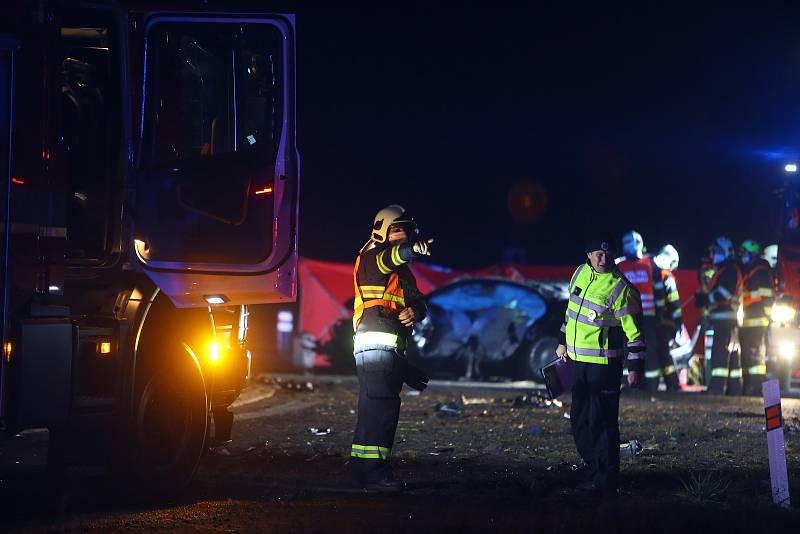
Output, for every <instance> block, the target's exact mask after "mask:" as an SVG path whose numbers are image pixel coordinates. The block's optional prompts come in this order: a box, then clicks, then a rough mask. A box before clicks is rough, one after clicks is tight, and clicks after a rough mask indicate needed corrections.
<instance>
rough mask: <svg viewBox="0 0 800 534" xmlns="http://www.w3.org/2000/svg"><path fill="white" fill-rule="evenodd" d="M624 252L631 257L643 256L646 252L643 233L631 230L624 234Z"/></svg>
mask: <svg viewBox="0 0 800 534" xmlns="http://www.w3.org/2000/svg"><path fill="white" fill-rule="evenodd" d="M622 252H623V253H624V254H625V256H627V257H629V258H633V257H636V258H641V257H642V255H643V254H644V239H642V234H640V233H639V232H637V231H636V230H631V231H630V232H628V233H626V234H625V235H623V236H622Z"/></svg>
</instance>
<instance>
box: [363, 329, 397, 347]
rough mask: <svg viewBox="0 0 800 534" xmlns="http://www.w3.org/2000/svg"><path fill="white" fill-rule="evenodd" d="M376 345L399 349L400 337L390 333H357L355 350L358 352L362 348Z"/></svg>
mask: <svg viewBox="0 0 800 534" xmlns="http://www.w3.org/2000/svg"><path fill="white" fill-rule="evenodd" d="M376 345H384V346H386V347H394V348H399V347H400V337H399V336H397V335H395V334H390V333H388V332H356V335H355V337H354V338H353V349H354V350H356V351H357V350H358V349H359V348H361V347H367V346H370V347H374V346H376Z"/></svg>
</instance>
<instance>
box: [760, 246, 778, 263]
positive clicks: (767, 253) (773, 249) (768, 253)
mask: <svg viewBox="0 0 800 534" xmlns="http://www.w3.org/2000/svg"><path fill="white" fill-rule="evenodd" d="M761 257H762V258H764V259H765V260H767V263H769V266H770V267H772V268H773V269H774V268H775V266H776V265H778V245H767V246H766V247H764V254H762V255H761Z"/></svg>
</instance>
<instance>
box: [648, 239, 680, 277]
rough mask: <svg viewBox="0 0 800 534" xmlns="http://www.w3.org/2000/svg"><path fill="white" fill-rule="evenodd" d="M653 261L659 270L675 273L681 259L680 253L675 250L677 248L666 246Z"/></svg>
mask: <svg viewBox="0 0 800 534" xmlns="http://www.w3.org/2000/svg"><path fill="white" fill-rule="evenodd" d="M653 261H654V262H655V264H656V265H657V266H658V268H659V269H664V270H667V271H674V270H675V269H677V268H678V263H679V262H680V261H681V257H680V256H679V255H678V251H677V250H675V247H673V246H672V245H664V246H663V247H661V250H659V251H658V254H657V255H656V257H655V258H653Z"/></svg>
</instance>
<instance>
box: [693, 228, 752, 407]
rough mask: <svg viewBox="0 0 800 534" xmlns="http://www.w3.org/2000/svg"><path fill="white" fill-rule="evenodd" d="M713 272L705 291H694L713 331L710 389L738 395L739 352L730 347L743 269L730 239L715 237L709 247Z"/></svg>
mask: <svg viewBox="0 0 800 534" xmlns="http://www.w3.org/2000/svg"><path fill="white" fill-rule="evenodd" d="M709 253H710V256H711V261H712V263H713V265H714V275H713V276H712V277H711V279H710V280H708V282H707V284H706V292H699V293H696V294H695V301H696V302H697V304H698V305H700V306H702V307H705V308H706V309H707V310H708V315H707V317H708V320H709V323H710V325H711V328H712V329H713V331H714V337H713V344H712V346H711V381H710V383H709V386H708V391H709V393H713V394H717V395H724V394H726V393H728V394H730V395H740V394H741V392H742V389H741V387H742V386H741V372H742V370H741V363H740V359H739V353H738V351H736V350H732V349H734V348H735V347H733V345H734V342H735V340H736V333H737V332H736V330H737V329H736V321H737V313H738V311H739V304H740V302H741V287H742V273H741V270H740V269H739V265H738V263H737V261H736V257H735V255H734V250H733V243H732V242H731V240H730V239H728V238H727V237H723V236H721V237H718V238H716V239H715V240H714V242H713V243H712V244H711V246H710V247H709Z"/></svg>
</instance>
